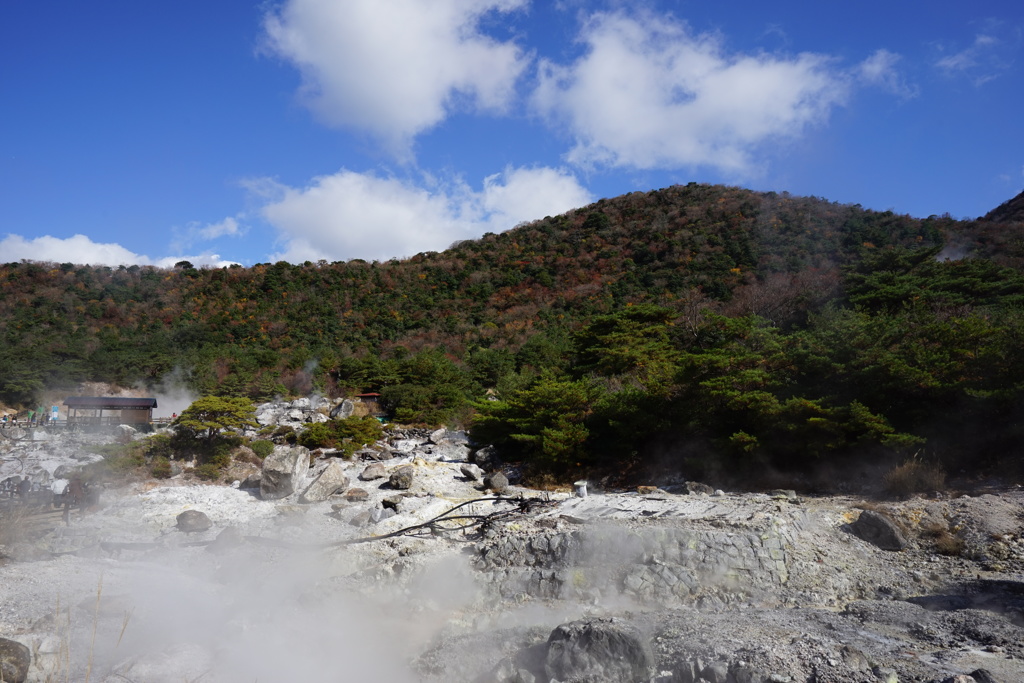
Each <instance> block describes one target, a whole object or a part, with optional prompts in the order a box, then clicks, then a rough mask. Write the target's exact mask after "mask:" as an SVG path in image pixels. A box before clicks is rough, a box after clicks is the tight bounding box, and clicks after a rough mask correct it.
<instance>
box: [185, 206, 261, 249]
mask: <svg viewBox="0 0 1024 683" xmlns="http://www.w3.org/2000/svg"><path fill="white" fill-rule="evenodd" d="M242 217H243V214H239V215H238V216H228V217H226V218H225V219H224V220H222V221H219V222H217V223H207V224H205V225H204V224H203V223H200V222H198V221H193V222H191V223H189V224H188V225H186V226H185V227H184V228H178V227H175V228H174V229H173V230H172V233H173V235H174V239H173V240H172V241H171V249H173V250H174V251H179V252H180V251H185V250H186V249H190V248H192V247H193V245H195V244H196V243H197V242H209V241H210V240H215V239H218V238H220V237H241V236H242V235H244V234H245V233H246V231H247V229H246V227H245V226H243V225H242V224H241V223H240V222H239V218H242Z"/></svg>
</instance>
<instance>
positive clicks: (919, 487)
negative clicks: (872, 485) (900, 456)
mask: <svg viewBox="0 0 1024 683" xmlns="http://www.w3.org/2000/svg"><path fill="white" fill-rule="evenodd" d="M882 483H883V486H884V488H885V492H886V493H888V494H889V495H891V496H895V497H898V498H909V497H910V496H912V495H913V494H915V493H930V492H933V491H941V490H943V489H944V488H945V486H946V473H945V472H944V471H943V470H942V468H941V467H939V466H938V465H932V464H929V463H925V462H922V461H921V460H917V459H916V458H915V459H911V460H907V461H906V462H905V463H903V464H902V465H899V466H897V467H894V468H892V469H891V470H889V471H888V472H887V473H886V474H885V477H884V478H883V480H882Z"/></svg>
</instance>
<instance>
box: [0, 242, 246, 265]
mask: <svg viewBox="0 0 1024 683" xmlns="http://www.w3.org/2000/svg"><path fill="white" fill-rule="evenodd" d="M0 253H2V254H3V255H4V256H3V258H4V261H5V262H7V263H10V262H15V261H21V260H22V259H25V260H29V261H52V262H53V263H76V264H88V265H94V266H120V265H125V266H130V265H139V266H158V267H160V268H170V267H173V266H174V264H175V263H177V262H178V261H190V262H191V263H192V264H193V265H195V266H197V267H199V266H216V267H221V266H227V265H231V264H232V263H234V261H225V260H223V259H221V258H220V256H218V255H217V254H211V253H209V252H207V253H203V254H198V255H196V256H166V257H162V258H158V259H151V258H149V257H148V256H144V255H142V254H136V253H135V252H132V251H130V250H128V249H125V248H124V247H122V246H121V245H120V244H115V243H102V242H93V241H92V240H91V239H89V238H88V237H86V236H85V235H74V236H72V237H68V238H64V239H61V238H58V237H51V236H49V235H44V236H42V237H36V238H34V239H30V240H29V239H25V238H24V237H22V236H21V235H13V234H9V235H7V237H5V238H4V239H3V240H0Z"/></svg>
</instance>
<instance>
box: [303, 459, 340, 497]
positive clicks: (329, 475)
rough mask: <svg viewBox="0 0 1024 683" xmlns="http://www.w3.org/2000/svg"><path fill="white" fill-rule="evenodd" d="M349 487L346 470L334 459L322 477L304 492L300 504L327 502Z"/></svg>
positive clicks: (321, 474)
mask: <svg viewBox="0 0 1024 683" xmlns="http://www.w3.org/2000/svg"><path fill="white" fill-rule="evenodd" d="M347 487H348V477H347V476H345V469H344V468H343V467H342V466H341V463H339V462H338V461H337V460H334V459H333V458H332V459H331V461H330V463H329V464H328V465H327V467H326V468H325V469H324V471H323V472H321V473H320V476H319V477H317V478H316V479H315V480H314V481H313V483H312V484H310V485H309V488H307V489H306V490H305V491H303V492H302V495H301V496H299V502H300V503H319V502H320V501H322V500H327V499H328V498H329V497H330V496H331V494H333V493H334V492H335V491H337V490H338V489H342V488H347Z"/></svg>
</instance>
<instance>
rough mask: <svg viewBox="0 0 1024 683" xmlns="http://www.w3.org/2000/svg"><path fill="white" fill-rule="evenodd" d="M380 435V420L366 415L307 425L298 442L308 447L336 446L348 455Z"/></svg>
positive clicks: (381, 434) (382, 430)
mask: <svg viewBox="0 0 1024 683" xmlns="http://www.w3.org/2000/svg"><path fill="white" fill-rule="evenodd" d="M382 436H384V429H383V428H382V427H381V426H380V422H378V421H377V419H376V418H373V417H370V416H368V415H367V416H363V417H349V418H345V419H344V420H333V421H331V422H319V423H316V424H310V425H307V426H306V430H305V431H304V432H303V433H302V434H301V435H300V436H299V437H298V442H299V444H301V445H303V446H305V447H306V448H309V449H314V448H337V449H338V450H340V451H342V452H343V453H344V454H345V456H346V457H349V456H351V455H352V454H353V453H355V452H356V451H357V450H359V449H360V448H362V447H363V446H365V445H366V444H371V443H373V442H374V441H376V440H378V439H380V438H381V437H382Z"/></svg>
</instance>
